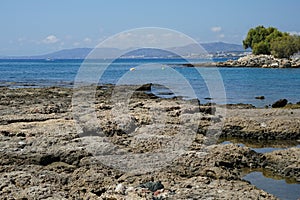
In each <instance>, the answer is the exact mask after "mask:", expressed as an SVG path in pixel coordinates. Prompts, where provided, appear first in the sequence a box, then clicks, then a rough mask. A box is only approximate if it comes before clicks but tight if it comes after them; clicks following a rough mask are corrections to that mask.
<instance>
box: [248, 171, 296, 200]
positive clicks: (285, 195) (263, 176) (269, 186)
mask: <svg viewBox="0 0 300 200" xmlns="http://www.w3.org/2000/svg"><path fill="white" fill-rule="evenodd" d="M244 173H245V174H246V175H245V176H244V177H243V179H244V180H247V181H249V182H250V183H251V184H252V185H255V186H256V187H258V188H260V189H262V190H264V191H266V192H268V193H270V194H273V195H274V196H276V197H278V198H279V199H285V200H298V199H299V198H300V184H299V183H297V182H296V181H295V180H293V179H284V178H282V177H279V176H273V175H272V173H270V172H268V171H267V170H262V169H255V170H249V169H245V171H244Z"/></svg>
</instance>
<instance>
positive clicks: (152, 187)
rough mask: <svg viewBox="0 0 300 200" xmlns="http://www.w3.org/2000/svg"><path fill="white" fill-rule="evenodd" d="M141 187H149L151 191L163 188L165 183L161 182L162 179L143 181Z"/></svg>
mask: <svg viewBox="0 0 300 200" xmlns="http://www.w3.org/2000/svg"><path fill="white" fill-rule="evenodd" d="M139 187H141V188H147V189H148V190H150V191H151V192H155V191H157V190H160V189H163V188H164V185H163V184H161V182H160V181H157V182H151V181H149V182H146V183H143V184H141V185H139Z"/></svg>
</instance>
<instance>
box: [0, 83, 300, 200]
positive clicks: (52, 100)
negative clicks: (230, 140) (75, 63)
mask: <svg viewBox="0 0 300 200" xmlns="http://www.w3.org/2000/svg"><path fill="white" fill-rule="evenodd" d="M130 87H131V86H118V88H116V87H114V86H112V85H105V86H101V87H98V88H97V91H96V94H95V95H94V96H95V100H94V102H93V105H94V106H93V109H94V111H95V116H96V117H97V119H98V122H97V123H98V126H99V127H98V128H97V127H96V128H95V127H92V124H91V125H87V127H84V128H82V127H81V128H78V120H86V121H84V122H85V123H87V124H89V123H92V120H91V119H90V118H88V116H89V114H90V113H84V115H83V116H79V118H78V119H77V117H78V116H76V115H74V109H76V106H77V103H78V102H75V103H74V102H73V103H72V98H73V93H74V91H73V90H72V89H68V88H54V87H53V88H27V89H26V88H23V89H9V88H0V99H1V101H0V113H1V115H0V188H1V189H0V196H1V198H2V199H107V200H108V199H110V200H113V199H116V200H118V199H156V200H158V199H277V198H276V197H275V196H273V195H272V194H269V193H267V192H265V191H263V190H261V189H258V188H257V187H255V186H254V185H252V184H251V183H249V182H247V181H245V180H243V179H242V177H243V170H244V169H246V168H247V169H248V168H251V169H268V170H269V171H271V173H273V174H274V175H278V176H281V177H283V178H288V179H293V180H295V181H299V182H300V160H299V157H300V149H299V148H289V149H285V150H279V151H274V152H271V153H265V154H262V153H257V152H255V151H253V150H252V149H250V148H249V147H242V146H240V145H235V144H227V145H223V144H217V141H218V139H219V138H220V137H236V138H244V139H249V138H251V139H255V140H257V141H268V142H270V141H274V142H275V143H276V141H278V140H294V141H296V142H297V141H298V143H300V141H299V140H300V109H289V108H268V109H255V108H251V107H250V108H244V107H243V108H241V107H239V106H234V105H232V106H229V107H228V106H219V105H214V104H205V105H203V104H200V105H199V102H198V101H196V100H189V101H185V100H182V99H181V98H172V99H162V98H158V97H156V96H155V95H153V94H151V93H150V92H149V91H147V90H149V87H148V86H145V87H143V88H139V89H137V90H135V92H134V93H132V94H131V96H130V98H129V100H128V101H125V102H126V105H125V106H124V105H122V104H120V101H115V100H114V99H115V98H116V99H117V100H122V93H118V92H116V91H122V92H124V91H125V93H126V90H127V89H130ZM145 91H147V92H145ZM118 95H120V96H118ZM112 96H113V97H114V99H112ZM86 97H87V95H82V96H80V98H82V99H83V100H85V98H86ZM124 97H126V96H124ZM84 106H85V105H84ZM84 106H82V108H84ZM125 107H126V112H123V109H122V108H125ZM160 116H162V117H160ZM86 117H87V118H86ZM192 130H196V132H195V134H194V135H192V134H191V132H192ZM100 132H101V134H100ZM189 134H191V138H192V139H191V140H190V143H183V144H185V147H184V148H182V149H177V147H178V145H180V144H181V143H180V142H181V141H180V139H179V140H176V138H181V137H183V138H186V137H185V136H186V135H189ZM99 140H102V143H101V144H103V141H104V140H107V141H109V142H107V141H106V142H105V144H108V143H110V144H113V145H114V146H113V152H119V150H120V152H121V153H120V154H118V155H117V156H119V157H118V158H119V159H116V160H114V161H120V162H122V161H124V160H125V159H120V158H126V157H122V156H126V155H131V154H138V155H144V154H146V155H149V156H151V155H153V154H155V153H160V152H163V150H164V149H166V147H168V148H169V149H168V150H172V153H174V155H176V156H175V157H174V159H172V160H170V162H168V163H166V162H167V161H168V160H167V159H168V158H166V159H162V158H163V157H161V159H158V160H157V162H156V163H152V164H153V166H154V167H158V168H157V169H156V170H154V168H153V170H151V163H150V164H149V163H147V165H146V164H145V163H139V164H140V165H138V166H140V167H143V168H147V167H149V165H150V168H149V169H150V170H149V169H148V170H146V169H145V170H146V172H144V169H143V168H140V169H138V170H135V171H130V170H121V169H120V168H118V167H116V166H113V165H109V164H108V162H104V160H101V159H99V156H98V154H97V153H95V152H96V151H104V150H103V148H107V149H109V148H110V146H109V145H107V146H100V147H101V148H100V149H99V146H97V145H95V146H93V147H92V148H90V147H89V146H90V145H91V144H98V143H96V141H99ZM174 141H175V142H174ZM177 143H178V144H177ZM170 144H171V145H170ZM179 147H180V146H179ZM91 149H92V150H91ZM160 150H161V151H160ZM177 151H178V152H177ZM179 151H180V152H179ZM168 153H170V152H168ZM157 155H159V154H157ZM168 155H170V156H171V155H173V154H171V153H170V154H168ZM100 158H101V157H100ZM145 159H146V157H145ZM132 163H133V161H132ZM132 163H131V162H128V163H127V164H128V165H127V166H125V167H128V168H130V167H131V166H130V164H132ZM117 164H118V163H116V165H117ZM128 168H127V169H128ZM124 169H125V168H124ZM299 197H300V196H299Z"/></svg>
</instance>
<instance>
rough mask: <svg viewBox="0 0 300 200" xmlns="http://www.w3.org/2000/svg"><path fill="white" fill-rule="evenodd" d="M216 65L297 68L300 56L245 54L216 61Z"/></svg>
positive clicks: (299, 63) (299, 65) (299, 64)
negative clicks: (223, 60) (235, 58)
mask: <svg viewBox="0 0 300 200" xmlns="http://www.w3.org/2000/svg"><path fill="white" fill-rule="evenodd" d="M216 66H217V67H262V68H299V67H300V58H299V57H298V58H292V59H278V58H275V57H274V56H272V55H252V54H251V55H247V56H244V57H241V58H239V59H238V60H228V61H225V62H217V63H216Z"/></svg>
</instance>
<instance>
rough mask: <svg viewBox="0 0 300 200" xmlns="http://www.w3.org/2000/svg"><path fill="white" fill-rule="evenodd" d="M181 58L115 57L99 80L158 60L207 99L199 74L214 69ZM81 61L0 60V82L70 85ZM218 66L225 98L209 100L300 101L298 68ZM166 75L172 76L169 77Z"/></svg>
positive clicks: (114, 79)
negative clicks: (189, 66) (190, 63)
mask: <svg viewBox="0 0 300 200" xmlns="http://www.w3.org/2000/svg"><path fill="white" fill-rule="evenodd" d="M203 61H205V60H195V62H203ZM101 62H102V63H103V62H107V61H101ZM184 62H185V61H184V60H179V59H126V60H124V59H123V60H117V61H115V62H114V63H113V64H111V65H110V66H109V68H107V70H106V71H105V73H104V75H103V76H102V78H101V79H100V82H101V83H117V82H118V80H119V79H120V78H122V77H123V76H124V74H126V73H128V71H129V69H130V68H132V67H137V66H139V65H142V64H147V63H157V64H162V66H171V67H172V69H175V70H176V71H177V72H179V73H180V74H182V75H183V76H184V77H185V78H186V80H188V82H189V83H190V84H191V85H192V87H193V89H194V91H195V92H196V95H197V96H198V98H199V99H200V101H201V102H207V100H205V98H208V97H211V96H210V94H209V92H208V89H207V86H206V84H205V82H204V80H203V77H201V75H202V74H206V78H207V77H208V79H210V81H215V79H216V77H214V76H207V74H210V73H212V72H213V71H215V70H216V69H213V68H209V67H206V68H205V67H204V68H198V69H199V71H200V73H201V75H199V72H198V71H197V70H196V69H195V68H187V67H182V66H181V65H179V64H180V63H184ZM81 63H82V60H57V61H45V60H0V86H10V87H46V86H66V87H71V86H72V84H73V82H74V79H75V77H76V74H77V71H78V69H79V67H80V65H81ZM96 64H99V63H95V62H93V61H91V63H90V65H91V66H92V65H96ZM177 64H178V65H177ZM100 65H101V63H100ZM218 70H219V72H220V74H221V77H222V79H223V80H222V81H223V83H224V86H225V91H226V99H213V100H211V101H216V102H218V103H251V104H253V105H255V106H258V107H263V106H265V105H269V104H271V103H273V102H274V101H276V100H278V99H281V98H286V99H288V100H289V101H290V102H292V103H296V102H299V101H300V69H263V68H220V69H218ZM144 76H145V77H144V78H148V79H149V74H145V75H144ZM150 76H151V75H150ZM154 76H155V75H154ZM170 76H171V75H170ZM141 78H143V77H141ZM168 78H170V80H172V77H168ZM174 85H176V80H174ZM178 88H180V86H178ZM184 91H185V89H184V88H182V92H183V94H184ZM262 95H263V96H265V99H264V100H257V99H255V96H262ZM183 96H184V95H183ZM187 96H188V95H187Z"/></svg>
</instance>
